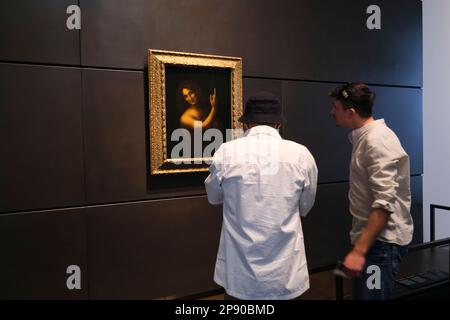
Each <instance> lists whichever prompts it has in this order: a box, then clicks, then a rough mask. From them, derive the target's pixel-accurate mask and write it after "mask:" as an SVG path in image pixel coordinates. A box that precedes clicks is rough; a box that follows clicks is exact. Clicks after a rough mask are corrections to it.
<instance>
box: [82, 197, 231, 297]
mask: <svg viewBox="0 0 450 320" xmlns="http://www.w3.org/2000/svg"><path fill="white" fill-rule="evenodd" d="M87 210H88V215H89V219H88V221H89V222H88V230H89V249H88V252H89V253H88V257H89V263H90V265H89V279H90V285H89V288H90V296H91V297H92V298H94V299H151V298H163V297H167V296H185V295H189V294H193V293H197V292H202V291H208V290H212V289H216V288H217V286H216V285H215V284H214V283H213V273H214V266H215V259H216V253H217V249H218V244H219V236H220V228H221V221H222V207H221V206H211V205H210V204H209V203H208V202H207V200H206V197H204V196H202V197H191V198H179V199H171V200H161V201H147V202H140V203H131V204H122V205H108V206H97V207H93V208H88V209H87Z"/></svg>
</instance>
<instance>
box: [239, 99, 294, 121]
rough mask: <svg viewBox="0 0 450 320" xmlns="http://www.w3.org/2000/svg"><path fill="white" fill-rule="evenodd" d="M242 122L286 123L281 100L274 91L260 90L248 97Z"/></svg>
mask: <svg viewBox="0 0 450 320" xmlns="http://www.w3.org/2000/svg"><path fill="white" fill-rule="evenodd" d="M239 121H240V122H244V123H252V122H253V123H274V124H275V123H285V122H286V119H285V118H284V117H283V114H282V109H281V103H280V100H279V99H278V98H277V96H275V95H274V94H273V93H270V92H258V93H257V94H255V95H253V96H251V97H250V98H248V100H247V102H246V103H245V110H244V114H243V115H242V117H240V118H239Z"/></svg>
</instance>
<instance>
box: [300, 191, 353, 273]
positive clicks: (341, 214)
mask: <svg viewBox="0 0 450 320" xmlns="http://www.w3.org/2000/svg"><path fill="white" fill-rule="evenodd" d="M347 194H348V183H335V184H325V185H319V187H318V189H317V196H316V202H315V204H314V207H313V209H312V210H311V212H310V213H309V214H308V215H307V216H306V218H303V219H302V223H303V233H304V239H305V250H306V257H307V262H308V267H309V268H310V269H311V268H317V267H323V266H326V265H332V264H335V263H336V262H337V261H338V260H342V259H343V258H344V256H345V254H346V253H347V251H348V250H349V249H350V247H351V245H350V236H349V232H350V229H351V227H352V216H351V215H350V212H349V209H348V196H347Z"/></svg>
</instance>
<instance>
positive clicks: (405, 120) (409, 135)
mask: <svg viewBox="0 0 450 320" xmlns="http://www.w3.org/2000/svg"><path fill="white" fill-rule="evenodd" d="M374 90H375V91H376V93H377V98H376V102H375V107H374V109H373V112H374V116H375V118H384V120H385V121H386V124H387V125H388V126H389V127H390V128H391V129H392V130H394V132H395V133H396V134H397V136H398V138H399V139H400V142H401V143H402V146H403V148H404V149H405V151H406V152H407V153H408V155H409V160H410V166H411V174H422V173H423V125H422V123H423V115H422V90H421V89H411V88H390V87H374Z"/></svg>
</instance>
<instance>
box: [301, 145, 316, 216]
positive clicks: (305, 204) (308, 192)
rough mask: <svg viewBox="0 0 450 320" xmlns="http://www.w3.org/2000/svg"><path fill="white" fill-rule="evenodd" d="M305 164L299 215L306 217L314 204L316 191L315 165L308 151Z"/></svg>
mask: <svg viewBox="0 0 450 320" xmlns="http://www.w3.org/2000/svg"><path fill="white" fill-rule="evenodd" d="M306 159H307V161H306V163H307V165H306V169H305V171H304V176H305V183H304V185H303V190H302V194H301V195H300V205H299V209H300V215H301V216H302V217H306V215H307V214H308V212H309V211H310V210H311V208H312V207H313V205H314V202H315V199H316V192H317V166H316V162H315V160H314V157H313V156H312V155H311V154H310V153H308V155H307V157H306Z"/></svg>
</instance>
